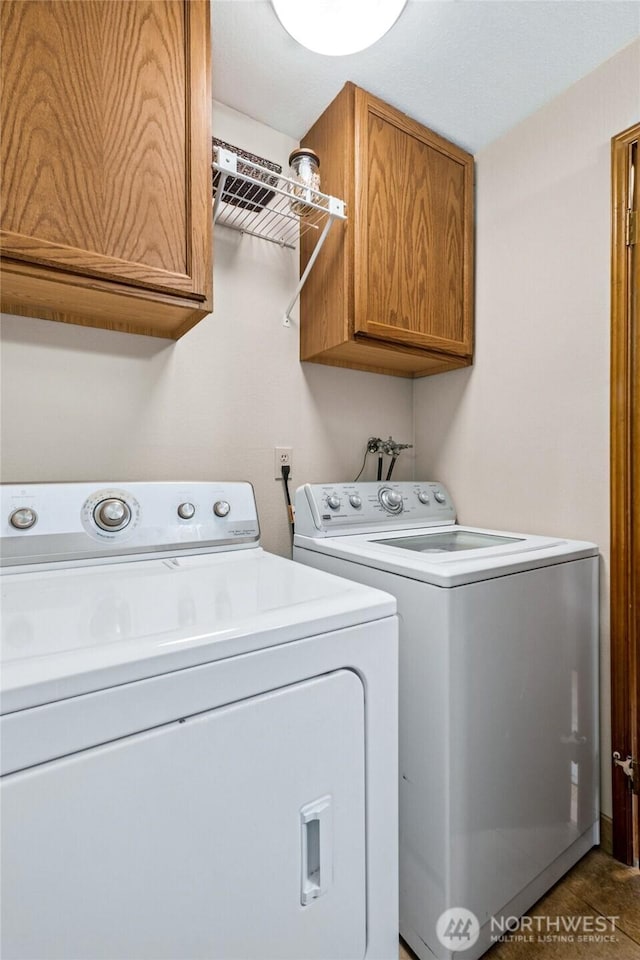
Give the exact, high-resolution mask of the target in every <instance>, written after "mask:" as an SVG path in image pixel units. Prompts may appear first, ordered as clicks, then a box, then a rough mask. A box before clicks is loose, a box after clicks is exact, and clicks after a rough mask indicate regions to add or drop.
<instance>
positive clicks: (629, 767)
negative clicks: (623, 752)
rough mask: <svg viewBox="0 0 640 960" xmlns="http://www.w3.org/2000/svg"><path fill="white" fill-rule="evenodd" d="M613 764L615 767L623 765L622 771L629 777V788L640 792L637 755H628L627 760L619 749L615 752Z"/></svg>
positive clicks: (639, 771) (639, 772) (634, 791)
mask: <svg viewBox="0 0 640 960" xmlns="http://www.w3.org/2000/svg"><path fill="white" fill-rule="evenodd" d="M613 765H614V767H621V768H622V772H623V773H624V774H625V776H626V777H628V778H629V779H628V784H629V788H630V789H631V790H632V791H633V793H640V775H639V774H640V770H639V768H638V761H637V760H636V759H635V757H631V756H628V757H627V758H626V760H623V759H622V757H621V756H620V753H619V751H618V750H614V752H613Z"/></svg>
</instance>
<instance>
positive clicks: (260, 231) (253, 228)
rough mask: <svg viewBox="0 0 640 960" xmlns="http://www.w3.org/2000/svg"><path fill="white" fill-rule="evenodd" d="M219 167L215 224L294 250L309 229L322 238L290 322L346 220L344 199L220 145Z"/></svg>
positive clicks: (304, 276) (287, 317) (216, 161)
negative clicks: (332, 235) (335, 227)
mask: <svg viewBox="0 0 640 960" xmlns="http://www.w3.org/2000/svg"><path fill="white" fill-rule="evenodd" d="M212 166H213V170H214V181H213V183H214V186H213V189H214V196H213V220H214V223H215V224H218V225H219V226H222V227H228V228H229V229H230V230H237V231H239V232H240V233H246V234H248V235H249V236H252V237H259V238H260V239H261V240H267V241H269V242H270V243H276V244H278V246H281V247H285V248H287V249H290V250H294V249H295V248H296V246H297V243H298V239H299V238H300V236H302V235H303V234H305V233H310V232H315V234H316V235H317V238H318V239H317V241H316V244H315V247H314V248H313V252H312V254H311V256H310V258H309V260H308V262H307V265H306V267H305V269H304V272H303V274H302V276H301V277H300V281H299V283H298V286H297V287H296V290H295V293H294V295H293V297H292V299H291V301H290V303H289V305H288V306H287V309H286V311H285V315H284V319H283V323H284V325H285V326H289V323H290V315H291V310H292V309H293V306H294V304H295V302H296V300H297V299H298V297H299V295H300V291H301V290H302V287H303V286H304V283H305V281H306V279H307V277H308V276H309V273H310V272H311V269H312V267H313V264H314V263H315V260H316V258H317V256H318V254H319V253H320V249H321V247H322V244H323V243H324V241H325V239H326V237H327V234H328V233H329V230H330V229H331V226H332V224H333V223H334V221H335V220H346V219H347V215H346V211H345V204H344V202H343V201H342V200H339V199H338V198H337V197H330V196H328V195H327V194H324V193H319V192H317V191H315V190H311V189H310V188H306V187H301V185H300V184H299V183H298V182H297V181H296V180H292V179H290V178H289V177H283V176H281V175H279V174H277V173H275V172H273V171H272V170H269V169H268V168H267V167H263V166H260V165H259V164H256V163H252V162H250V161H249V160H246V159H244V158H243V157H240V156H238V155H237V154H235V153H232V152H231V151H230V150H224V149H222V148H220V147H218V148H217V149H216V151H215V159H214V162H213V164H212Z"/></svg>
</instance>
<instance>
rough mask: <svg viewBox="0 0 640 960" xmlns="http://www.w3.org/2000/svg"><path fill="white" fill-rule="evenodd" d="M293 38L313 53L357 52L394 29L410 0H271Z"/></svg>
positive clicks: (279, 18) (330, 54) (281, 21)
mask: <svg viewBox="0 0 640 960" xmlns="http://www.w3.org/2000/svg"><path fill="white" fill-rule="evenodd" d="M271 2H272V4H273V8H274V10H275V12H276V15H277V17H278V20H279V21H280V23H281V24H282V26H283V27H284V28H285V30H286V31H287V33H289V34H290V35H291V36H292V37H293V39H294V40H297V41H298V43H301V44H302V46H303V47H307V49H309V50H312V51H313V52H314V53H323V54H325V55H326V56H330V57H341V56H345V54H349V53H358V52H359V51H360V50H365V49H366V48H367V47H370V46H371V44H372V43H375V42H376V41H377V40H379V39H380V38H381V37H383V36H384V35H385V33H386V32H387V31H388V30H390V29H391V27H392V26H393V25H394V23H395V22H396V20H397V19H398V17H399V16H400V14H401V13H402V11H403V9H404V6H405V4H406V2H407V0H271Z"/></svg>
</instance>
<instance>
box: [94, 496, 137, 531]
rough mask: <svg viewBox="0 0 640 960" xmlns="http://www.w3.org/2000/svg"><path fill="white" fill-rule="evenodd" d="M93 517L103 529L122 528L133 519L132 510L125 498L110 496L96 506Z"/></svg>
mask: <svg viewBox="0 0 640 960" xmlns="http://www.w3.org/2000/svg"><path fill="white" fill-rule="evenodd" d="M93 519H94V520H95V522H96V524H97V525H98V526H99V527H100V529H101V530H122V529H123V527H126V526H127V524H128V523H129V521H130V520H131V510H129V507H128V506H127V504H126V503H125V502H124V500H120V499H119V498H118V497H109V499H108V500H102V501H101V502H100V503H99V504H98V505H97V506H96V508H95V510H94V511H93Z"/></svg>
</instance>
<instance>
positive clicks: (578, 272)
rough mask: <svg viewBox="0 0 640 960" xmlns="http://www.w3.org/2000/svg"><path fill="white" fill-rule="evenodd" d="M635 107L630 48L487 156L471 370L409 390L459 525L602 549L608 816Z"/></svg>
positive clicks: (639, 86)
mask: <svg viewBox="0 0 640 960" xmlns="http://www.w3.org/2000/svg"><path fill="white" fill-rule="evenodd" d="M639 105H640V43H638V42H636V43H634V44H632V45H631V46H630V47H627V48H626V49H625V50H623V51H622V52H621V53H619V54H618V55H617V56H615V57H613V58H612V59H611V60H609V61H608V62H607V63H605V64H604V65H603V66H602V67H600V68H599V69H598V70H596V71H594V72H593V73H591V74H590V75H589V76H587V77H585V78H584V79H583V80H581V81H580V82H579V83H577V84H576V85H575V86H573V87H571V88H570V89H569V90H567V91H566V93H564V94H563V95H562V96H560V97H558V98H557V99H555V100H554V101H553V102H552V103H550V104H548V105H547V106H546V107H544V108H543V109H542V110H540V111H538V112H537V113H535V114H534V115H533V116H531V117H529V118H528V119H527V120H526V121H524V122H523V123H521V124H520V125H519V126H518V127H516V128H515V129H513V130H512V131H510V132H509V133H508V134H507V135H506V136H504V137H502V138H501V139H500V140H498V141H496V142H495V143H493V144H491V145H490V146H489V147H487V148H486V149H485V150H483V151H482V152H481V153H480V154H479V155H478V157H477V158H476V160H477V265H476V291H477V306H476V329H477V351H476V358H475V365H474V366H473V367H472V368H470V369H467V370H462V371H456V372H455V373H450V374H446V375H445V376H437V377H431V378H428V379H425V380H421V381H419V382H416V387H415V423H416V444H417V457H416V476H425V477H426V476H429V477H433V478H437V479H439V480H442V481H443V482H444V483H446V484H448V485H449V486H450V487H451V489H452V491H453V494H454V496H455V498H456V501H457V504H458V508H459V516H460V518H461V520H462V521H463V522H465V523H475V524H478V525H486V526H488V527H497V528H500V527H502V528H503V529H507V530H508V529H511V530H516V531H517V530H522V531H527V532H531V533H542V534H555V535H563V536H565V537H573V538H576V539H582V540H593V541H595V542H597V543H598V544H599V545H600V549H601V553H602V563H601V574H602V576H601V606H602V614H601V664H602V672H601V690H602V700H601V702H602V708H601V720H602V783H603V797H602V806H603V810H604V812H605V813H607V814H610V813H611V786H610V759H609V758H610V755H611V748H610V716H609V715H610V695H609V683H610V672H609V618H608V614H609V610H608V605H609V257H610V246H609V244H610V226H609V224H610V213H609V209H610V159H609V158H610V139H611V137H612V136H613V135H614V134H616V133H618V132H620V131H621V130H623V129H625V128H626V127H628V126H630V125H631V124H632V123H634V122H636V121H637V119H638V114H639Z"/></svg>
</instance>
